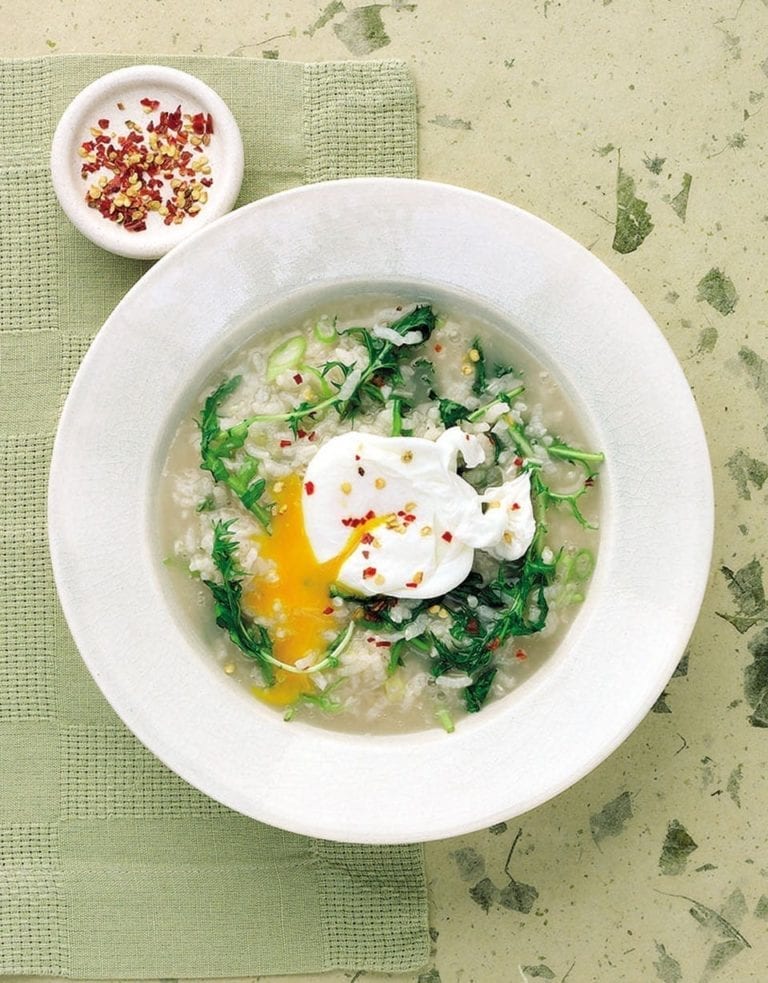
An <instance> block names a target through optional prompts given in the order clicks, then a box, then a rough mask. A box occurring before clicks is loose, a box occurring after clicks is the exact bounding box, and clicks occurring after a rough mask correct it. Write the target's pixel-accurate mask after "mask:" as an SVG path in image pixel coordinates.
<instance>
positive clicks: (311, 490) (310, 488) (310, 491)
mask: <svg viewBox="0 0 768 983" xmlns="http://www.w3.org/2000/svg"><path fill="white" fill-rule="evenodd" d="M304 491H305V492H306V493H307V495H314V494H315V483H314V481H305V482H304Z"/></svg>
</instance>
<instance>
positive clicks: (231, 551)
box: [203, 519, 355, 686]
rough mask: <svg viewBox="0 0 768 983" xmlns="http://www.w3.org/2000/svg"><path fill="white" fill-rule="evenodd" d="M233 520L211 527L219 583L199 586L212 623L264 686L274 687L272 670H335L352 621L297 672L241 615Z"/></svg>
mask: <svg viewBox="0 0 768 983" xmlns="http://www.w3.org/2000/svg"><path fill="white" fill-rule="evenodd" d="M235 521H236V520H235V519H229V520H228V521H226V522H221V521H219V522H216V523H214V526H213V548H212V550H211V558H212V559H213V563H214V566H215V567H216V569H217V570H218V572H219V574H220V575H221V583H220V584H219V583H216V582H215V581H213V580H204V581H203V583H204V584H205V586H206V587H207V588H208V590H210V592H211V594H212V595H213V599H214V602H215V616H216V624H217V625H218V626H219V628H223V629H224V630H225V631H226V632H227V634H228V635H229V638H230V640H231V641H232V642H233V643H234V644H235V645H236V646H237V647H238V648H239V649H240V651H241V652H242V653H243V654H244V655H245V656H246V657H247V658H249V659H253V660H254V661H255V662H257V663H258V664H259V668H260V669H261V674H262V676H263V678H264V685H265V686H272V685H274V683H275V673H274V670H275V669H276V668H277V669H283V670H284V671H285V672H290V673H294V674H296V675H305V674H311V673H315V672H320V671H321V670H323V669H335V668H336V666H338V664H339V656H340V655H341V653H342V652H343V651H344V649H345V648H346V647H347V646H348V645H349V643H350V641H351V639H352V635H353V633H354V627H355V626H354V623H353V622H352V621H350V622H349V624H348V625H347V627H346V628H345V629H344V630H343V631H342V632H340V633H339V634H338V635H337V636H336V638H335V639H334V640H333V641H332V642H331V644H330V645H329V646H328V648H327V650H326V652H325V656H324V657H323V659H322V660H321V661H320V662H316V663H315V664H314V665H313V666H309V667H308V668H306V669H297V668H296V666H294V665H290V664H289V663H287V662H281V661H280V659H276V658H275V656H274V655H273V654H272V639H271V638H270V636H269V632H268V631H267V629H266V628H265V627H264V626H263V625H262V624H260V623H259V622H258V621H255V620H254V619H253V618H249V617H247V616H246V615H245V614H244V613H243V610H242V593H243V577H244V576H245V572H244V571H243V570H242V569H241V568H240V565H239V564H238V562H237V550H238V543H237V539H236V538H235V536H234V534H233V532H232V526H233V524H234V522H235Z"/></svg>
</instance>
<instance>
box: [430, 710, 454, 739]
mask: <svg viewBox="0 0 768 983" xmlns="http://www.w3.org/2000/svg"><path fill="white" fill-rule="evenodd" d="M435 717H437V719H438V721H439V723H440V725H441V726H442V728H443V730H444V731H445V732H446V734H452V733H453V732H454V730H455V729H456V726H455V724H454V722H453V717H451V715H450V713H448V711H447V710H446V709H445V707H440V708H439V709H438V710H437V711H436V712H435Z"/></svg>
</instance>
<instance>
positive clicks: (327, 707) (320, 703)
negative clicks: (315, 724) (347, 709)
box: [283, 679, 344, 721]
mask: <svg viewBox="0 0 768 983" xmlns="http://www.w3.org/2000/svg"><path fill="white" fill-rule="evenodd" d="M342 682H343V680H341V679H338V680H336V682H335V683H332V684H331V685H330V686H327V687H326V688H325V689H324V690H322V692H317V693H300V694H299V695H298V696H297V698H296V699H295V700H294V702H293V703H292V704H291V705H290V706H289V707H288V708H287V710H286V711H285V713H284V714H283V720H285V721H290V720H293V718H294V717H295V716H296V714H297V712H298V711H299V710H300V709H301V707H303V706H308V707H315V708H316V709H317V710H322V712H323V713H339V712H340V711H341V710H342V709H343V708H344V704H343V703H340V702H339V701H338V700H335V699H334V698H333V693H334V691H335V690H336V689H337V687H338V686H339V685H340V683H342Z"/></svg>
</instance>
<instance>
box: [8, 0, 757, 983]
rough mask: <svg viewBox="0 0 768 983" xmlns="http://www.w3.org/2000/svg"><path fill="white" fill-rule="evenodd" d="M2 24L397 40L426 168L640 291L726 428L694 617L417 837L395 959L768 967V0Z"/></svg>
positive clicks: (69, 39) (56, 32)
mask: <svg viewBox="0 0 768 983" xmlns="http://www.w3.org/2000/svg"><path fill="white" fill-rule="evenodd" d="M0 25H2V26H1V27H0V56H9V57H10V56H14V57H24V56H33V55H43V54H51V55H55V54H57V53H61V52H79V53H89V52H93V53H106V52H120V51H122V52H131V53H138V54H141V55H147V56H148V57H149V56H151V55H152V54H156V55H160V54H166V55H169V54H192V53H200V54H206V55H227V54H228V55H235V56H242V57H245V58H281V59H291V60H308V61H314V60H325V59H344V58H361V57H363V58H365V57H367V56H370V57H371V58H381V57H397V58H403V59H405V60H406V61H407V62H408V64H409V65H410V67H411V69H412V71H413V73H414V76H415V78H416V82H417V86H418V91H419V98H420V150H421V163H420V174H421V176H422V177H425V178H431V179H435V180H441V181H447V182H450V183H453V184H460V185H465V186H468V187H471V188H475V189H477V190H480V191H485V192H488V193H490V194H493V195H497V196H499V197H501V198H504V199H506V200H508V201H511V202H513V203H515V204H517V205H520V206H521V207H523V208H525V209H528V210H530V211H532V212H534V213H536V214H538V215H540V216H541V217H543V218H545V219H547V220H548V221H550V222H552V223H553V224H555V225H557V226H559V227H560V228H561V229H563V230H564V231H565V232H567V233H568V234H570V235H571V236H573V237H574V238H575V239H576V240H578V241H579V242H581V243H582V244H584V245H586V246H587V247H588V248H590V249H591V250H592V251H593V252H594V253H595V255H597V256H599V257H600V258H601V259H602V260H603V261H604V262H605V263H606V264H607V265H608V266H609V267H611V268H612V269H613V270H614V271H615V272H616V273H617V274H618V275H619V276H620V277H622V279H624V280H625V281H626V282H627V284H628V285H629V286H630V288H631V289H632V290H633V291H634V292H635V293H636V294H637V296H638V297H639V298H640V300H641V301H642V302H643V304H644V305H645V306H646V307H647V308H648V310H649V311H650V312H651V314H652V315H653V316H654V318H655V319H656V321H657V323H658V324H659V326H660V328H661V329H662V331H663V332H664V333H665V335H666V337H667V338H668V340H669V342H670V344H671V346H672V348H673V349H674V351H675V353H676V355H677V357H678V358H679V359H680V362H681V364H682V366H683V369H684V371H685V373H686V375H687V377H688V380H689V382H690V383H691V386H692V388H693V391H694V394H695V397H696V399H697V402H698V405H699V409H700V411H701V414H702V418H703V421H704V426H705V429H706V432H707V436H708V440H709V444H710V450H711V455H712V462H713V468H714V475H715V492H716V496H717V501H718V517H717V527H716V539H715V551H714V557H713V567H712V573H711V578H710V584H709V589H708V592H707V595H706V598H705V602H704V607H703V610H702V613H701V617H700V619H699V622H698V625H697V628H696V630H695V632H694V635H693V637H692V639H691V643H690V647H689V650H688V652H687V655H686V657H685V658H684V660H683V662H682V663H681V664H680V666H679V668H678V670H677V672H676V674H675V676H674V677H673V679H672V680H671V681H670V683H669V686H668V687H667V690H666V691H665V693H664V695H663V696H662V697H661V698H660V700H659V701H658V703H657V704H656V706H655V707H654V709H653V712H651V713H650V714H649V715H648V717H647V718H646V719H645V720H644V721H643V723H642V724H641V725H640V727H639V728H638V729H637V731H636V732H635V733H634V734H633V735H632V736H631V737H630V738H629V739H628V740H627V741H626V743H625V744H624V745H623V746H622V747H621V748H620V749H619V750H618V751H617V752H616V753H614V754H613V755H612V756H611V757H610V758H609V759H608V760H607V761H606V762H605V763H603V764H602V765H601V766H600V767H599V768H597V769H596V771H594V772H593V773H592V774H591V775H590V776H588V777H587V778H586V779H584V780H583V781H582V782H580V783H579V784H578V785H577V786H575V787H574V788H572V789H570V790H569V791H567V792H565V793H564V794H562V795H561V796H559V797H558V798H557V799H556V800H555V801H553V802H550V803H549V804H547V805H545V806H542V807H540V808H539V809H537V810H535V811H534V812H532V813H529V814H527V815H525V816H522V817H520V818H519V819H516V820H513V821H510V822H509V823H506V824H501V825H500V826H497V827H494V828H492V829H490V830H485V831H482V832H479V833H475V834H472V835H470V836H465V837H461V838H459V839H453V840H447V841H443V842H439V843H433V844H430V845H429V846H428V847H427V865H428V874H429V881H430V891H431V894H430V903H431V908H430V912H431V924H432V936H433V942H434V946H433V953H432V959H431V962H430V964H429V965H428V966H427V967H426V968H425V969H424V970H423V971H422V972H421V974H418V973H416V974H413V976H410V977H403V978H402V979H404V980H406V983H412V981H413V983H415V981H416V980H418V981H419V983H438V981H442V983H453V981H456V983H458V981H461V983H471V981H477V983H486V981H490V983H495V981H500V983H501V981H510V983H511V981H514V980H522V981H526V980H527V981H539V980H556V981H560V980H564V979H566V978H567V979H568V981H569V983H587V981H601V983H602V981H623V980H627V981H639V980H643V981H645V980H651V981H652V980H656V979H658V980H661V981H664V983H676V981H681V980H701V979H713V980H718V979H720V980H734V979H738V980H740V981H744V980H761V979H764V978H765V969H764V967H765V962H766V952H767V951H768V861H766V857H765V840H766V833H768V820H766V814H767V810H766V805H767V804H768V787H767V785H766V769H765V763H766V758H767V757H768V750H767V748H768V743H766V742H768V730H766V728H767V727H768V696H766V693H767V692H768V629H767V628H766V627H765V625H766V624H767V623H768V604H767V603H766V599H765V593H764V581H763V565H764V563H765V562H766V559H765V554H766V542H768V539H767V538H766V525H767V524H768V523H767V521H766V509H765V505H766V490H768V488H767V487H766V486H765V482H766V479H767V478H768V463H766V462H768V426H766V404H768V362H767V361H766V360H767V359H768V332H766V326H767V325H768V316H767V315H766V307H765V297H766V287H765V271H766V269H768V235H767V234H766V233H768V206H766V204H765V195H764V187H765V180H764V179H765V158H766V129H765V119H766V117H765V115H764V112H765V108H764V107H765V104H766V103H767V102H768V45H766V41H765V38H766V31H767V30H768V6H767V5H766V3H765V0H763V3H758V2H756V0H752V2H744V0H742V2H736V0H731V2H725V0H711V2H710V3H707V4H701V3H694V2H692V0H680V2H678V3H676V4H662V3H659V2H658V0H636V2H634V3H632V4H629V3H627V2H626V0H571V2H569V3H563V2H557V0H531V2H529V3H525V4H523V3H518V4H510V3H509V2H508V0H484V2H483V3H482V4H462V5H459V4H457V3H456V4H451V3H435V2H432V3H427V2H424V0H419V2H417V3H405V2H400V0H393V2H392V3H388V4H378V3H377V4H368V5H356V4H354V3H349V2H345V3H342V2H340V0H334V2H331V3H328V4H327V5H325V7H324V6H323V2H322V0H319V2H315V0H265V2H262V3H260V4H252V3H245V2H243V0H230V2H227V3H224V4H221V5H216V6H215V7H213V6H210V7H203V6H202V5H199V6H197V7H195V6H190V5H189V4H187V3H181V2H180V0H166V2H165V3H163V4H159V3H155V2H150V0H136V2H135V3H133V4H130V5H126V4H125V3H117V2H115V0H100V2H99V3H95V2H92V0H85V2H82V3H79V4H77V5H64V4H61V5H50V4H46V3H42V2H40V0H31V2H30V3H28V4H25V5H23V7H19V5H17V4H11V3H10V0H0ZM637 200H639V201H642V202H645V203H646V205H647V215H648V216H650V222H647V223H641V224H640V227H639V231H638V232H637V234H635V235H631V236H628V237H627V236H623V235H621V223H620V227H619V234H618V235H617V229H616V217H617V206H618V205H620V204H627V203H629V204H630V205H632V204H633V203H634V202H636V201H637ZM635 207H639V206H635ZM351 976H352V974H350V973H337V974H331V975H329V976H327V977H325V979H326V980H327V981H328V983H342V981H349V980H350V978H351ZM377 978H378V979H383V978H384V977H376V976H375V975H372V974H365V979H366V980H374V979H377ZM261 979H262V981H264V983H267V978H265V977H262V978H261ZM295 979H297V980H299V981H301V980H306V979H308V978H306V977H296V978H295Z"/></svg>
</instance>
